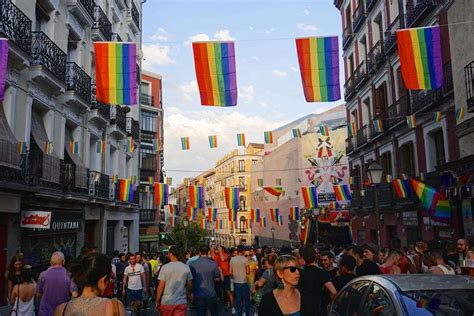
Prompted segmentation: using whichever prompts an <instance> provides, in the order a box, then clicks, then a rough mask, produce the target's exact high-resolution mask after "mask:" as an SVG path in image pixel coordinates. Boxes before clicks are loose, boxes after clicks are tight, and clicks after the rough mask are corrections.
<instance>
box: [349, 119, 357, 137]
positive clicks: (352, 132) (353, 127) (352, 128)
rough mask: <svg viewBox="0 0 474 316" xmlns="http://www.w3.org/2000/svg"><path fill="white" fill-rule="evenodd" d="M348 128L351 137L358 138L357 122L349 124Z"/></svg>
mask: <svg viewBox="0 0 474 316" xmlns="http://www.w3.org/2000/svg"><path fill="white" fill-rule="evenodd" d="M347 128H348V129H349V135H350V136H356V134H357V125H356V122H351V124H349V126H348V127H347Z"/></svg>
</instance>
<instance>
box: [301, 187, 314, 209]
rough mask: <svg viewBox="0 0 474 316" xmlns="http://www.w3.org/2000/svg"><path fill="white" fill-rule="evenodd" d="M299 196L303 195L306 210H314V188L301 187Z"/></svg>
mask: <svg viewBox="0 0 474 316" xmlns="http://www.w3.org/2000/svg"><path fill="white" fill-rule="evenodd" d="M301 194H302V195H303V200H304V204H305V206H306V208H308V209H311V208H316V207H318V192H317V191H316V187H301Z"/></svg>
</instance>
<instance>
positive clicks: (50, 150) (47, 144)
mask: <svg viewBox="0 0 474 316" xmlns="http://www.w3.org/2000/svg"><path fill="white" fill-rule="evenodd" d="M44 153H45V154H46V155H51V154H52V153H53V142H45V143H44Z"/></svg>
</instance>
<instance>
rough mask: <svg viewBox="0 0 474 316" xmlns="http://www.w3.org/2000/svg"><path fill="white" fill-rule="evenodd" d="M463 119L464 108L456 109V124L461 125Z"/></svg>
mask: <svg viewBox="0 0 474 316" xmlns="http://www.w3.org/2000/svg"><path fill="white" fill-rule="evenodd" d="M463 118H464V108H463V107H460V108H459V109H456V123H460V122H461V121H462V119H463Z"/></svg>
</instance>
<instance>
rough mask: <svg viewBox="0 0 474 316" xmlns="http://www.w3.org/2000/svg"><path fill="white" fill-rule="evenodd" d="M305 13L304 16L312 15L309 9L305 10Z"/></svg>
mask: <svg viewBox="0 0 474 316" xmlns="http://www.w3.org/2000/svg"><path fill="white" fill-rule="evenodd" d="M303 13H304V15H310V14H311V11H309V10H308V9H305V10H303Z"/></svg>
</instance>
